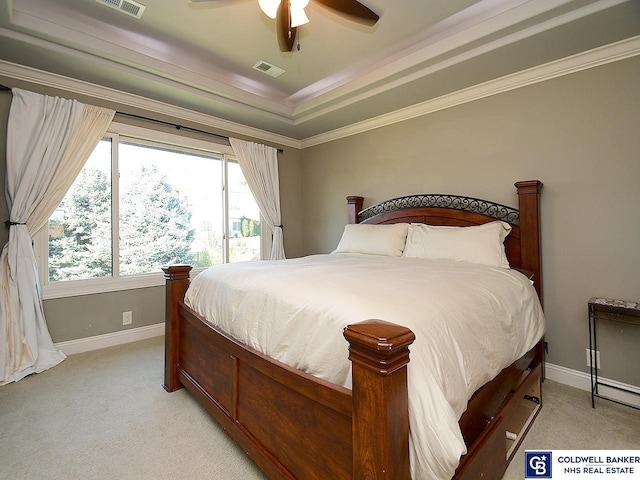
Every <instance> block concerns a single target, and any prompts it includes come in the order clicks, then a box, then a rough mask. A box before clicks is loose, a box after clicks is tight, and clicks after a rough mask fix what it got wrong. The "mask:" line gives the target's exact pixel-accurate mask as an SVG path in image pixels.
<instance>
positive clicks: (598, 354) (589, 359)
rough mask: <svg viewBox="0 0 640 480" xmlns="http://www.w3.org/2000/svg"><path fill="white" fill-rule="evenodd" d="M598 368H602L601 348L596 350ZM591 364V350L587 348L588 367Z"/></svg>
mask: <svg viewBox="0 0 640 480" xmlns="http://www.w3.org/2000/svg"><path fill="white" fill-rule="evenodd" d="M595 353H596V368H600V350H596V352H595ZM590 366H591V350H589V349H588V348H587V367H590Z"/></svg>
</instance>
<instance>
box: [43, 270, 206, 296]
mask: <svg viewBox="0 0 640 480" xmlns="http://www.w3.org/2000/svg"><path fill="white" fill-rule="evenodd" d="M202 270H203V269H198V270H192V271H191V277H194V276H195V275H197V274H198V273H200V272H201V271H202ZM164 284H165V280H164V274H162V273H150V274H147V275H136V276H132V277H122V278H99V279H91V280H70V281H66V282H58V283H54V284H48V285H44V286H43V288H42V299H43V300H51V299H54V298H67V297H78V296H81V295H95V294H98V293H108V292H118V291H121V290H135V289H138V288H149V287H160V286H162V285H164Z"/></svg>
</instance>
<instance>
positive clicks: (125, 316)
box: [122, 312, 133, 325]
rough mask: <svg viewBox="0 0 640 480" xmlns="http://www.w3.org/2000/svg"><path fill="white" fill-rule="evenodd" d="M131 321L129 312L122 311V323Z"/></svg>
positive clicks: (125, 323)
mask: <svg viewBox="0 0 640 480" xmlns="http://www.w3.org/2000/svg"><path fill="white" fill-rule="evenodd" d="M132 322H133V318H132V316H131V312H122V325H131V323H132Z"/></svg>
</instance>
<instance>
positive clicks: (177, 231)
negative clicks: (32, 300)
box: [39, 126, 261, 298]
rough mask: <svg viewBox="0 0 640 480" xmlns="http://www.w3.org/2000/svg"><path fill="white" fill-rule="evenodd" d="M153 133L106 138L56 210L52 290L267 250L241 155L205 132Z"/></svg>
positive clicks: (46, 258) (105, 287) (141, 281)
mask: <svg viewBox="0 0 640 480" xmlns="http://www.w3.org/2000/svg"><path fill="white" fill-rule="evenodd" d="M120 127H121V129H122V130H125V131H126V130H131V128H130V127H129V128H127V127H125V126H120ZM133 130H135V131H138V129H133ZM145 133H146V135H145V136H146V137H147V138H135V137H132V136H125V135H124V134H120V133H118V134H116V133H114V134H109V136H108V137H107V138H104V139H103V140H102V141H100V142H99V144H98V145H97V147H96V148H95V150H94V151H93V153H92V155H91V156H90V158H89V159H88V160H87V162H86V164H85V166H84V168H83V169H82V171H81V172H80V174H79V175H78V177H77V178H76V180H75V182H74V183H73V185H72V187H71V188H70V189H69V191H68V192H67V194H66V195H65V197H64V199H63V200H62V202H61V203H60V205H59V207H58V208H57V209H56V211H55V212H54V213H53V215H52V216H51V218H50V219H49V227H48V232H45V234H43V235H42V236H41V237H39V240H40V243H44V246H42V247H40V252H41V253H40V257H41V262H40V263H41V270H43V271H44V273H41V278H42V283H43V294H44V297H45V298H53V297H58V296H68V295H74V294H76V295H77V294H85V293H95V292H102V291H109V290H119V289H124V288H139V287H142V286H149V285H156V284H161V283H162V275H161V267H162V266H163V265H167V264H171V263H188V264H190V265H193V266H194V268H205V267H208V266H212V265H218V264H221V263H225V262H236V261H245V260H257V259H259V258H260V251H261V235H260V225H261V223H260V211H259V209H258V206H257V204H256V202H255V200H254V198H253V196H252V194H251V192H250V190H249V187H248V186H247V183H246V181H245V179H244V176H243V174H242V171H241V169H240V166H239V165H238V163H237V162H236V161H235V160H233V159H232V158H229V157H228V155H227V154H225V153H215V152H213V151H207V150H205V149H204V148H203V147H205V146H208V147H209V148H211V144H207V145H203V144H204V143H205V142H196V141H191V140H188V139H184V138H182V137H177V136H169V137H171V138H172V139H173V140H174V142H175V143H174V144H169V143H166V138H167V135H165V134H163V140H165V143H159V142H158V141H154V140H150V139H149V138H148V137H149V136H150V134H149V132H147V131H145ZM178 143H179V144H180V146H178V145H177V144H178ZM193 145H195V146H196V147H197V148H194V146H193ZM221 147H222V146H221ZM223 148H224V147H223ZM227 148H228V147H227ZM229 150H230V149H229ZM43 230H45V229H43ZM225 232H226V234H225ZM46 233H48V235H46ZM44 236H46V237H47V238H46V239H44V238H43V237H44Z"/></svg>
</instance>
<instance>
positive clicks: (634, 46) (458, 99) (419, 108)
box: [301, 35, 640, 148]
mask: <svg viewBox="0 0 640 480" xmlns="http://www.w3.org/2000/svg"><path fill="white" fill-rule="evenodd" d="M637 55H640V35H639V36H636V37H631V38H629V39H626V40H622V41H620V42H615V43H612V44H610V45H606V46H603V47H598V48H595V49H593V50H588V51H586V52H583V53H579V54H576V55H572V56H570V57H566V58H563V59H560V60H555V61H553V62H549V63H546V64H543V65H539V66H537V67H532V68H529V69H527V70H523V71H521V72H517V73H513V74H510V75H506V76H504V77H500V78H497V79H495V80H490V81H488V82H484V83H481V84H478V85H474V86H472V87H469V88H465V89H463V90H459V91H457V92H453V93H449V94H447V95H443V96H440V97H437V98H433V99H431V100H427V101H425V102H421V103H418V104H416V105H412V106H410V107H407V108H403V109H400V110H396V111H394V112H391V113H388V114H384V115H380V116H377V117H375V118H371V119H368V120H365V121H362V122H358V123H354V124H352V125H349V126H348V127H343V128H338V129H336V130H332V131H330V132H326V133H323V134H320V135H315V136H313V137H308V138H306V139H304V140H302V142H301V148H307V147H312V146H315V145H320V144H322V143H327V142H331V141H333V140H338V139H341V138H345V137H349V136H351V135H356V134H358V133H363V132H366V131H369V130H374V129H376V128H380V127H385V126H388V125H392V124H394V123H398V122H402V121H404V120H410V119H412V118H416V117H421V116H424V115H428V114H430V113H434V112H438V111H440V110H444V109H447V108H451V107H455V106H458V105H463V104H465V103H469V102H473V101H475V100H480V99H483V98H487V97H490V96H493V95H498V94H500V93H504V92H508V91H511V90H515V89H518V88H522V87H526V86H529V85H534V84H536V83H540V82H544V81H547V80H552V79H554V78H558V77H562V76H565V75H570V74H572V73H576V72H580V71H583V70H588V69H590V68H594V67H598V66H601V65H606V64H608V63H612V62H617V61H619V60H624V59H627V58H631V57H634V56H637Z"/></svg>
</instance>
